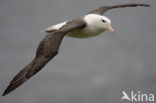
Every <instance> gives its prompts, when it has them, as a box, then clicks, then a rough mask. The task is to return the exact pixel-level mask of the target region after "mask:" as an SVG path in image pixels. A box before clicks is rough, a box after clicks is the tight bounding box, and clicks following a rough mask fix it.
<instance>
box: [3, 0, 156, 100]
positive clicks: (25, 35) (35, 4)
mask: <svg viewBox="0 0 156 103" xmlns="http://www.w3.org/2000/svg"><path fill="white" fill-rule="evenodd" d="M131 2H135V3H147V4H150V5H152V7H150V8H146V7H137V8H124V9H122V8H121V9H114V10H110V11H108V12H107V13H105V16H107V17H108V18H110V19H111V21H112V27H113V28H114V29H115V35H111V33H110V32H108V31H106V32H105V33H104V34H102V35H100V36H97V37H94V38H88V39H74V38H69V37H65V38H64V40H63V42H62V44H61V47H60V51H59V54H58V55H57V56H56V57H55V58H54V59H53V60H52V61H50V62H49V63H48V64H47V65H46V66H45V67H44V69H42V70H41V71H40V72H39V73H38V74H37V75H35V76H34V77H33V78H31V79H30V80H29V81H27V82H26V83H25V84H23V85H22V86H21V87H19V88H18V89H17V90H15V91H14V92H12V93H10V94H9V95H7V96H5V97H0V103H121V101H120V99H121V96H122V91H123V90H124V91H126V92H127V93H130V91H132V90H133V91H135V92H137V91H141V93H153V94H155V95H156V75H155V74H156V31H155V30H156V20H155V18H156V13H155V10H156V6H155V5H156V0H0V14H1V15H0V93H1V94H2V93H3V91H4V90H5V88H6V87H7V86H8V84H9V82H10V81H11V79H12V78H13V77H14V76H15V75H16V74H17V73H18V72H19V70H21V69H22V68H23V67H25V66H26V65H27V64H28V63H29V62H31V60H32V59H33V58H34V56H35V52H36V48H37V46H38V44H39V42H40V41H41V40H42V39H43V37H44V36H45V35H46V33H43V32H40V31H41V30H42V29H43V28H46V27H48V26H50V25H53V24H57V23H60V22H63V21H65V20H70V19H74V18H77V17H79V16H82V15H84V14H86V13H87V12H88V11H90V10H93V9H95V8H98V7H100V6H103V5H115V4H120V3H131Z"/></svg>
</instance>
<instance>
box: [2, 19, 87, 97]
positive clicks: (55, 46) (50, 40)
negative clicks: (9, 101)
mask: <svg viewBox="0 0 156 103" xmlns="http://www.w3.org/2000/svg"><path fill="white" fill-rule="evenodd" d="M85 25H86V24H85V22H83V20H82V19H81V18H79V19H75V20H72V21H71V22H68V23H67V24H66V25H65V26H63V27H62V28H60V30H58V31H55V32H52V33H49V34H48V35H47V36H46V37H45V38H44V39H43V40H42V41H41V42H40V44H39V46H38V48H37V52H36V57H35V58H34V60H33V61H32V62H31V63H30V64H28V65H27V66H26V67H25V68H23V69H22V70H21V71H20V72H19V73H18V74H17V75H16V76H15V77H14V78H13V79H12V81H11V82H10V84H9V86H8V87H7V89H6V90H5V91H4V93H3V96H4V95H6V94H8V93H10V92H11V91H13V90H14V89H16V88H17V87H19V86H20V85H22V84H23V83H24V82H26V81H27V80H28V79H29V78H31V77H32V76H33V75H35V74H36V73H37V72H39V71H40V70H41V69H42V68H43V67H44V66H45V65H46V64H47V63H48V61H49V60H51V59H52V58H53V57H54V56H55V55H56V54H57V53H58V50H59V46H60V44H61V41H62V39H63V37H64V36H65V35H66V33H68V32H70V31H72V30H74V29H77V28H82V27H84V26H85Z"/></svg>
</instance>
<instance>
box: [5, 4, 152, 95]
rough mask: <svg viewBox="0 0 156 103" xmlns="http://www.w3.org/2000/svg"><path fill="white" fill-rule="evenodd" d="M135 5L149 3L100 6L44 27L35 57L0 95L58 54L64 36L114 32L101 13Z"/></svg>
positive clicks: (33, 73)
mask: <svg viewBox="0 0 156 103" xmlns="http://www.w3.org/2000/svg"><path fill="white" fill-rule="evenodd" d="M136 6H144V7H149V6H150V5H147V4H137V3H129V4H120V5H113V6H102V7H100V8H97V9H95V10H93V11H91V12H89V13H87V14H86V15H84V16H82V17H79V18H77V19H73V20H71V21H65V22H63V23H59V24H56V25H53V26H50V27H48V28H46V29H45V32H47V33H48V34H47V35H46V36H45V37H44V38H43V40H42V41H41V42H40V43H39V46H38V48H37V51H36V56H35V58H34V59H33V60H32V62H31V63H30V64H28V65H27V66H26V67H24V68H23V69H22V70H21V71H20V72H19V73H18V74H17V75H16V76H15V77H14V78H13V79H12V81H11V82H10V84H9V86H8V87H7V88H6V90H5V91H4V93H3V94H2V95H3V96H4V95H6V94H8V93H10V92H11V91H13V90H15V89H16V88H17V87H19V86H20V85H22V84H23V83H24V82H26V81H27V80H28V79H29V78H31V77H32V76H33V75H35V74H36V73H38V72H39V71H40V70H41V69H42V68H43V67H44V66H45V65H46V64H47V63H48V62H49V61H50V60H51V59H52V58H53V57H55V56H56V55H57V54H58V50H59V47H60V44H61V41H62V39H63V38H64V36H69V37H73V38H89V37H94V36H97V35H99V34H101V33H102V32H104V31H105V30H108V31H110V32H112V33H114V29H113V28H112V27H111V20H110V19H109V18H107V17H105V16H103V14H104V13H105V12H106V11H107V10H110V9H115V8H123V7H136Z"/></svg>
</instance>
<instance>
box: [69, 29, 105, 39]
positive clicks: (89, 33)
mask: <svg viewBox="0 0 156 103" xmlns="http://www.w3.org/2000/svg"><path fill="white" fill-rule="evenodd" d="M104 31H105V30H103V29H97V28H91V27H85V28H79V29H76V30H73V31H71V32H69V33H68V34H67V36H69V37H73V38H89V37H94V36H97V35H99V34H101V33H102V32H104Z"/></svg>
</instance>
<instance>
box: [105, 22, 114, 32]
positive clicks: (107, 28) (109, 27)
mask: <svg viewBox="0 0 156 103" xmlns="http://www.w3.org/2000/svg"><path fill="white" fill-rule="evenodd" d="M106 30H109V31H110V32H111V33H112V34H114V32H115V31H114V29H113V28H112V27H111V25H110V24H108V25H107V26H106Z"/></svg>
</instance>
